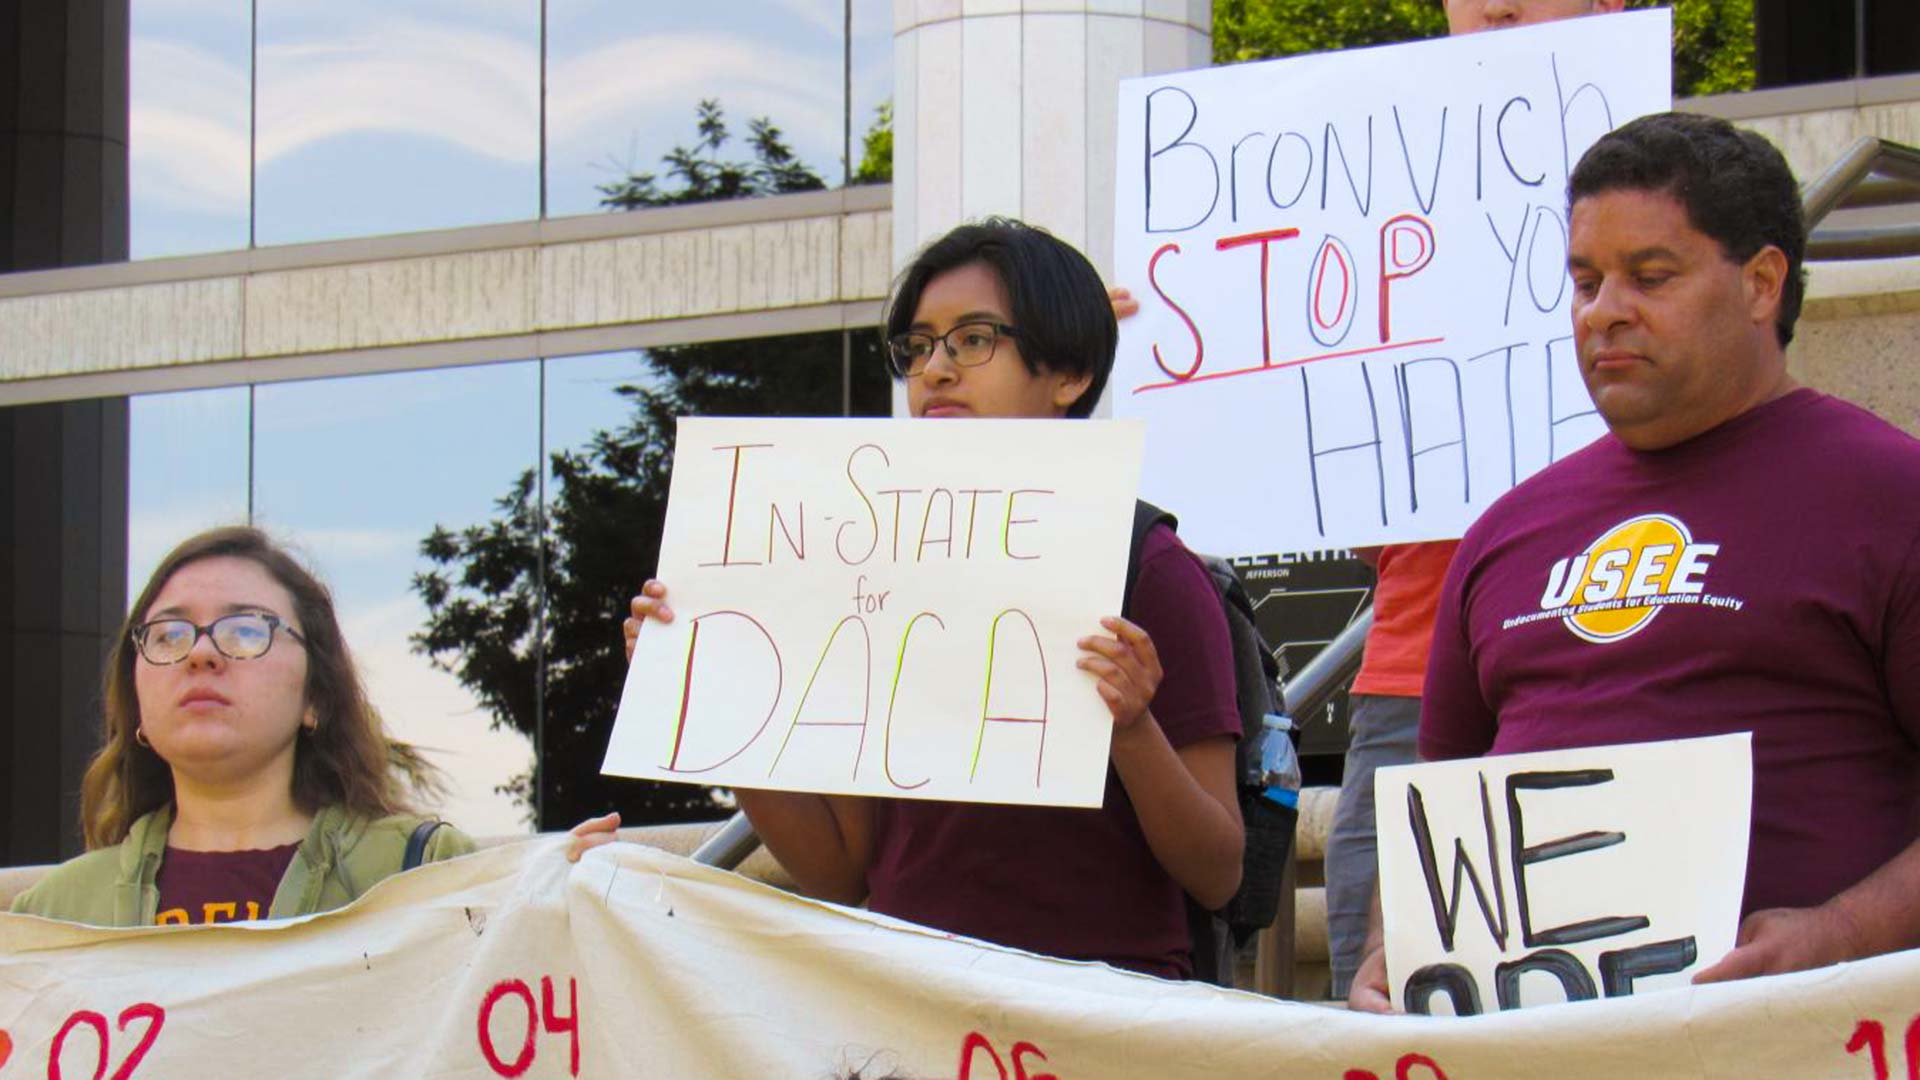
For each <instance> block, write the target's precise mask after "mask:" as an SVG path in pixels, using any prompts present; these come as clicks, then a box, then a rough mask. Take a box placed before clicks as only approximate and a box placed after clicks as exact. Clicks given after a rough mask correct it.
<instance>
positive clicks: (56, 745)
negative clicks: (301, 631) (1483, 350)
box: [0, 0, 128, 864]
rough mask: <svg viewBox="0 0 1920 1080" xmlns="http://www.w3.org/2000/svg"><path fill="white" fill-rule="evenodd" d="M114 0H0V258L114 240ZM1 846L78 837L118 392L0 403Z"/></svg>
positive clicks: (40, 847)
mask: <svg viewBox="0 0 1920 1080" xmlns="http://www.w3.org/2000/svg"><path fill="white" fill-rule="evenodd" d="M127 19H128V0H0V272H10V271H18V270H39V269H46V268H51V267H59V266H80V265H85V264H88V263H100V262H113V261H118V260H123V259H125V258H126V257H127V50H128V25H127ZM0 515H4V516H5V521H4V523H0V792H4V795H0V864H23V863H37V862H52V861H54V860H56V859H60V858H63V857H65V856H67V855H72V854H74V853H76V852H78V851H79V849H80V839H79V830H78V828H77V824H76V823H77V817H76V814H77V811H78V809H79V790H80V787H79V785H80V773H81V770H82V768H84V766H85V764H86V761H87V758H88V757H89V756H90V755H91V754H92V753H93V750H94V748H95V744H96V742H97V733H98V729H99V705H98V702H99V686H100V667H101V660H102V658H103V657H104V656H105V655H106V650H107V648H108V646H109V645H110V643H111V641H112V639H113V635H114V634H115V633H117V631H118V629H119V624H120V617H121V614H122V612H123V611H124V610H125V608H126V573H127V570H126V566H127V560H126V546H127V401H126V399H125V398H106V399H101V400H94V401H75V402H57V403H52V404H46V405H26V406H17V407H14V408H11V409H0Z"/></svg>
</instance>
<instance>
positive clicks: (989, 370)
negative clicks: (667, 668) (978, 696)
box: [575, 219, 1242, 978]
mask: <svg viewBox="0 0 1920 1080" xmlns="http://www.w3.org/2000/svg"><path fill="white" fill-rule="evenodd" d="M887 333H888V335H889V336H888V351H889V356H890V359H891V361H892V364H893V370H894V375H895V377H897V378H899V379H900V380H901V381H902V382H904V383H905V384H906V390H907V400H908V404H909V406H910V408H911V410H912V413H913V415H914V416H915V417H920V418H946V419H953V418H965V417H998V418H1030V419H1060V418H1082V417H1086V416H1087V415H1089V414H1090V413H1091V412H1092V411H1093V406H1094V403H1095V402H1096V401H1097V400H1099V397H1100V392H1101V390H1102V388H1103V387H1104V386H1105V384H1106V381H1107V375H1108V373H1109V372H1110V371H1111V370H1112V368H1113V355H1114V349H1115V344H1116V339H1117V330H1116V327H1115V324H1114V316H1113V310H1112V307H1111V304H1110V303H1109V301H1108V298H1107V293H1106V290H1105V288H1104V287H1103V286H1102V285H1101V283H1100V277H1099V274H1098V273H1097V272H1095V270H1094V269H1093V266H1092V265H1091V264H1090V263H1088V262H1087V260H1086V258H1085V257H1084V256H1082V255H1081V254H1080V253H1079V252H1078V251H1075V250H1074V249H1073V248H1072V247H1070V246H1068V245H1067V244H1065V243H1062V242H1061V241H1059V240H1057V239H1055V238H1054V237H1052V236H1050V235H1048V234H1047V233H1045V232H1043V231H1041V230H1039V229H1035V228H1031V227H1029V226H1026V225H1023V224H1021V223H1019V222H1016V221H1008V220H1004V219H991V220H988V221H985V222H981V223H979V224H974V225H964V226H961V227H960V228H958V229H955V230H954V231H953V232H951V233H949V234H947V235H946V236H944V237H942V238H941V239H939V240H936V241H934V242H933V243H932V244H931V245H929V246H928V247H927V248H926V249H925V250H923V251H922V252H921V253H920V255H919V256H918V257H917V258H916V259H915V260H914V262H913V265H912V266H910V267H909V268H908V269H907V271H906V273H905V275H904V276H903V277H902V279H901V282H900V285H899V287H898V290H897V291H896V293H895V295H894V298H893V302H892V304H891V305H889V311H888V316H887ZM666 599H667V591H666V587H665V586H664V585H662V584H661V583H660V582H658V581H650V582H648V583H647V584H646V585H645V587H644V588H643V589H642V591H641V595H640V596H637V597H634V599H633V601H632V604H631V608H632V617H631V618H629V619H627V620H626V624H625V632H626V637H627V651H628V654H629V655H631V654H632V651H633V641H634V638H635V637H636V635H638V633H639V632H640V629H641V625H642V623H643V622H644V621H645V620H647V619H657V620H660V621H661V622H669V621H671V620H672V619H673V613H672V611H671V610H670V609H669V608H668V606H667V603H666ZM1128 616H1129V618H1126V619H1122V618H1119V617H1112V618H1107V619H1103V620H1101V628H1100V629H1101V631H1102V632H1097V633H1092V634H1089V635H1088V636H1086V637H1084V638H1081V639H1080V641H1079V646H1080V649H1081V658H1080V661H1079V666H1080V667H1081V669H1082V670H1085V671H1087V672H1089V673H1090V674H1092V675H1093V676H1094V678H1095V679H1096V680H1097V681H1096V684H1095V685H1096V687H1097V689H1098V692H1099V693H1100V696H1101V698H1102V700H1104V701H1105V702H1106V704H1107V707H1108V709H1109V711H1110V712H1111V713H1112V716H1113V740H1112V751H1111V755H1112V756H1111V765H1110V767H1109V769H1108V773H1107V786H1106V796H1105V801H1104V804H1103V805H1102V806H1101V807H1100V808H1099V809H1097V810H1091V809H1062V808H1058V807H1036V806H1007V805H986V804H966V803H953V802H939V801H933V800H922V799H893V798H868V797H857V796H839V795H816V794H805V793H793V792H781V791H745V790H743V791H739V792H738V795H739V799H740V806H741V808H742V809H744V810H745V811H746V812H747V815H748V817H749V818H750V819H751V820H752V822H753V826H754V829H755V830H756V831H757V832H758V833H759V834H760V837H761V839H762V840H763V841H764V842H765V843H766V845H767V847H768V849H769V850H771V851H772V853H773V855H774V856H775V857H776V858H777V859H779V861H780V863H781V864H782V865H783V866H784V867H786V869H787V870H788V872H789V873H791V874H792V875H793V877H794V880H795V881H796V882H797V883H798V884H799V886H800V888H801V889H802V890H803V891H805V892H807V893H808V894H810V895H813V896H817V897H820V898H822V899H826V900H833V901H838V902H841V903H850V904H854V903H859V902H861V901H863V900H864V901H866V902H867V903H868V905H869V906H870V907H871V908H872V909H873V910H874V911H877V912H881V913H883V914H887V915H892V916H896V917H898V918H903V919H907V920H910V921H912V922H917V923H920V924H922V925H926V926H931V927H935V928H937V929H940V930H945V931H948V932H950V933H956V934H965V935H968V936H970V937H976V938H981V939H984V940H987V941H992V942H996V943H998V944H1003V945H1011V946H1014V947H1017V948H1021V949H1026V950H1029V951H1032V952H1037V953H1043V954H1046V955H1049V956H1059V957H1066V958H1069V959H1078V960H1100V961H1105V962H1107V963H1110V964H1113V965H1115V966H1118V967H1124V968H1130V969H1133V970H1137V971H1144V972H1148V973H1151V974H1155V975H1161V976H1166V977H1173V978H1184V977H1187V976H1189V975H1191V974H1192V972H1193V959H1192V945H1191V942H1190V939H1189V936H1188V926H1187V913H1186V905H1185V902H1184V900H1183V898H1182V894H1183V893H1184V894H1187V895H1190V896H1192V897H1193V899H1194V900H1195V901H1197V902H1198V903H1199V905H1200V906H1201V907H1203V908H1205V909H1207V910H1213V909H1217V908H1219V907H1221V906H1222V905H1224V904H1225V903H1226V901H1227V900H1228V899H1229V898H1230V897H1232V896H1233V894H1234V892H1235V890H1236V889H1237V888H1238V887H1239V882H1240V872H1241V844H1242V829H1241V820H1240V810H1239V805H1238V803H1237V802H1236V799H1235V790H1234V776H1233V769H1234V741H1235V739H1236V738H1238V736H1239V733H1240V727H1241V725H1240V714H1239V711H1238V707H1237V705H1236V701H1235V696H1234V683H1233V667H1232V658H1231V655H1232V654H1231V645H1230V643H1229V640H1228V636H1227V627H1226V620H1225V617H1224V615H1223V614H1222V612H1221V607H1220V601H1219V597H1218V595H1217V593H1216V592H1215V590H1214V586H1213V584H1212V582H1211V581H1210V579H1209V578H1208V576H1207V571H1206V569H1205V568H1204V567H1203V566H1202V565H1201V564H1200V562H1199V560H1198V559H1196V558H1195V557H1194V556H1193V555H1192V554H1191V553H1190V552H1188V551H1187V550H1186V548H1184V547H1182V546H1181V544H1180V541H1179V540H1178V539H1177V538H1176V537H1175V536H1174V534H1173V532H1172V530H1171V529H1168V528H1167V527H1166V526H1164V525H1160V526H1156V527H1155V528H1154V529H1153V530H1152V531H1151V532H1149V533H1148V534H1147V537H1146V539H1145V541H1144V543H1143V544H1142V547H1141V557H1140V570H1139V573H1138V576H1137V577H1136V578H1135V582H1134V588H1133V593H1132V601H1131V607H1130V610H1129V612H1128ZM1089 629H1094V628H1089ZM617 824H618V817H617V815H608V816H607V817H605V818H598V819H595V820H593V821H589V822H585V823H583V824H582V825H580V826H579V827H578V828H576V830H575V832H576V833H577V834H580V835H581V836H582V839H581V840H580V841H578V842H577V843H576V850H584V849H585V848H587V847H591V846H593V845H595V844H597V843H602V842H605V841H606V840H609V839H611V838H612V837H611V830H612V829H613V827H614V826H615V825H617Z"/></svg>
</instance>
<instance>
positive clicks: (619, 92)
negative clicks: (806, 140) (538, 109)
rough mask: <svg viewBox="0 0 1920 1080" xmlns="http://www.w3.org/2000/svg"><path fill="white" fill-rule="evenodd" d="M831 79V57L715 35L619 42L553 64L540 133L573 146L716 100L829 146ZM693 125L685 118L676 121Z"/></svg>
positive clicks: (833, 121) (834, 114) (835, 72)
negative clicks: (823, 136) (818, 134)
mask: <svg viewBox="0 0 1920 1080" xmlns="http://www.w3.org/2000/svg"><path fill="white" fill-rule="evenodd" d="M840 78H841V76H840V56H839V54H838V53H837V52H836V53H834V54H832V55H816V54H808V53H802V52H794V51H790V50H788V51H783V50H780V49H777V48H773V47H770V46H769V44H768V43H766V42H764V41H756V40H753V39H751V38H746V37H728V36H723V35H719V34H671V35H662V34H656V35H649V36H647V37H644V38H642V37H632V38H624V39H621V40H618V41H614V42H612V43H610V44H607V45H604V46H601V47H600V48H598V49H593V50H591V51H588V52H584V53H581V54H579V55H578V56H573V57H568V58H565V59H561V60H556V61H554V62H553V64H552V69H551V72H550V75H549V77H548V80H547V87H548V89H547V93H548V105H547V107H548V127H549V131H550V132H551V138H552V139H553V141H555V142H567V141H573V140H576V139H579V138H581V137H582V136H584V135H593V134H598V133H600V132H603V131H606V130H607V129H609V128H612V129H631V128H632V127H634V126H637V125H636V123H635V121H636V119H637V118H639V117H645V118H647V119H656V118H658V117H659V116H660V114H661V112H662V110H664V109H686V108H687V106H688V105H689V103H690V102H691V101H693V100H697V99H699V98H702V97H715V96H719V97H720V98H721V103H722V104H723V105H725V106H727V107H728V110H729V113H730V114H732V115H734V116H736V117H738V116H745V115H758V114H760V113H768V114H770V115H772V116H773V119H774V121H775V122H776V123H778V124H779V125H780V126H781V127H782V128H783V129H785V130H786V131H788V132H789V133H791V132H795V131H808V130H811V131H826V132H828V133H829V136H828V137H829V138H830V139H834V140H837V138H838V135H837V133H838V131H839V128H840ZM716 88H720V89H716ZM692 119H693V116H692V113H691V112H687V113H686V114H685V116H684V118H680V119H677V121H676V122H677V123H680V124H689V125H690V124H691V121H692ZM741 130H744V125H742V127H741ZM608 149H611V147H608ZM661 149H663V150H664V149H665V148H664V147H663V148H661Z"/></svg>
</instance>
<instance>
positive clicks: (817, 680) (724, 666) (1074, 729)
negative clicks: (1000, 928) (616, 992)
mask: <svg viewBox="0 0 1920 1080" xmlns="http://www.w3.org/2000/svg"><path fill="white" fill-rule="evenodd" d="M677 439H678V441H677V444H676V447H675V452H674V466H673V484H672V489H671V492H670V494H669V500H668V506H667V524H666V533H665V536H664V537H663V539H662V541H661V545H660V570H659V574H660V580H662V581H664V582H666V583H667V585H668V586H669V588H670V589H671V590H672V591H671V592H670V594H669V595H668V598H667V599H668V603H669V605H670V606H671V607H672V608H673V610H674V613H675V615H676V616H677V618H676V619H675V621H674V622H673V623H671V624H669V625H666V626H662V625H659V624H657V623H656V624H653V625H649V626H648V627H647V628H646V629H645V630H644V631H643V632H642V633H641V634H640V640H639V645H638V647H637V648H636V649H635V650H634V653H633V665H632V667H631V668H629V670H628V675H627V685H626V691H625V693H624V694H623V696H622V697H621V701H620V713H619V716H618V718H617V720H616V721H615V724H614V732H613V737H612V739H611V741H610V742H609V743H608V746H607V758H606V765H605V769H606V771H607V772H610V773H618V774H620V775H623V776H644V777H651V778H653V779H658V780H680V781H688V782H693V783H705V784H719V785H725V786H731V787H754V788H782V789H787V790H799V791H822V792H841V793H855V794H867V795H895V796H901V797H905V798H922V799H954V800H965V801H970V802H1008V803H1044V804H1055V805H1068V806H1098V805H1100V800H1101V797H1102V795H1103V794H1104V792H1105V788H1106V773H1107V746H1108V741H1109V738H1110V737H1111V735H1112V733H1113V719H1112V714H1111V713H1109V712H1108V710H1107V707H1106V705H1105V704H1104V703H1103V702H1102V701H1101V699H1100V696H1099V693H1098V692H1097V691H1096V690H1095V688H1094V680H1093V679H1092V677H1090V676H1088V675H1087V674H1086V673H1084V672H1082V671H1080V670H1079V669H1078V668H1077V667H1076V666H1075V664H1076V663H1077V661H1078V660H1079V657H1080V655H1081V653H1080V650H1079V647H1078V645H1077V644H1076V643H1077V642H1078V641H1079V639H1080V638H1082V637H1084V636H1086V635H1088V634H1097V633H1105V631H1104V630H1102V629H1101V627H1100V621H1099V620H1100V618H1101V617H1102V616H1106V615H1117V614H1119V613H1120V603H1121V592H1122V586H1123V584H1124V582H1123V580H1122V579H1123V578H1124V577H1125V576H1126V565H1127V548H1128V543H1129V540H1130V539H1131V537H1132V529H1133V505H1134V502H1133V499H1134V488H1135V484H1136V483H1137V482H1138V480H1139V475H1140V454H1141V429H1140V425H1138V424H1131V423H1114V422H1095V421H1079V422H1073V423H1066V422H1061V421H1055V420H969V421H966V422H964V423H941V422H935V421H915V422H903V421H898V420H718V419H692V418H689V419H682V420H681V421H680V426H679V433H678V436H677Z"/></svg>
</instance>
